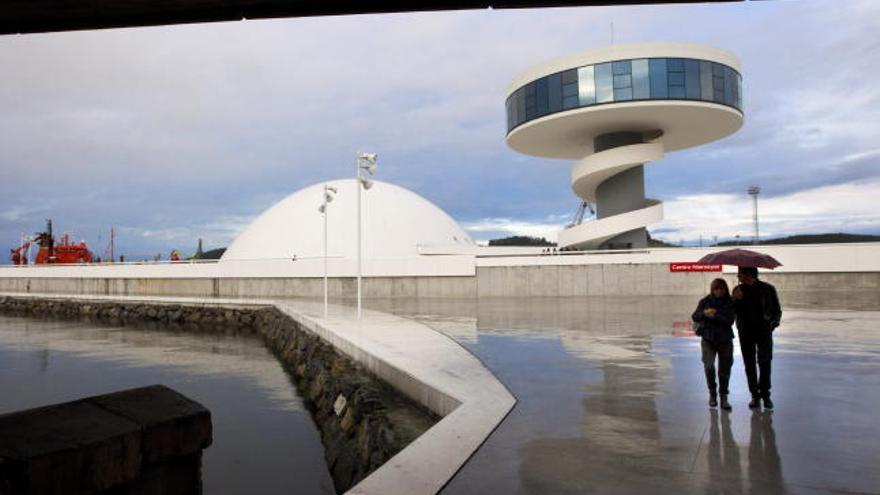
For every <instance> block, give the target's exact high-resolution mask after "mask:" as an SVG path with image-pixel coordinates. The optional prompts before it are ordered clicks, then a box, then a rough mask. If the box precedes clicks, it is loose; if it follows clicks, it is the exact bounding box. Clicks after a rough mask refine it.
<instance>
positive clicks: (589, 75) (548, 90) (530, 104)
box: [507, 58, 742, 132]
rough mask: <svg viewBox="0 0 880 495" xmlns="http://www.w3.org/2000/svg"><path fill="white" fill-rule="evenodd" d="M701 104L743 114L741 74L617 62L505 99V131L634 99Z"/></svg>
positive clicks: (680, 64) (706, 65) (669, 63)
mask: <svg viewBox="0 0 880 495" xmlns="http://www.w3.org/2000/svg"><path fill="white" fill-rule="evenodd" d="M658 99H659V100H702V101H711V102H714V103H719V104H722V105H727V106H730V107H733V108H736V109H737V110H739V111H740V112H741V111H742V76H740V74H739V73H738V72H737V71H735V70H734V69H732V68H730V67H728V66H726V65H723V64H719V63H717V62H709V61H706V60H694V59H689V58H640V59H634V60H617V61H614V62H605V63H601V64H595V65H587V66H584V67H578V68H576V69H569V70H565V71H562V72H557V73H555V74H550V75H549V76H545V77H542V78H541V79H538V80H537V81H532V82H530V83H528V84H526V85H525V86H523V87H521V88H519V89H517V90H516V91H514V92H513V94H511V95H510V97H508V98H507V131H508V132H510V131H512V130H513V129H514V128H515V127H517V126H519V125H520V124H522V123H524V122H527V121H529V120H532V119H536V118H539V117H543V116H545V115H550V114H552V113H556V112H561V111H564V110H570V109H572V108H579V107H586V106H590V105H598V104H602V103H615V102H620V101H634V100H658Z"/></svg>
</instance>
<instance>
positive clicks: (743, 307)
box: [735, 280, 782, 336]
mask: <svg viewBox="0 0 880 495" xmlns="http://www.w3.org/2000/svg"><path fill="white" fill-rule="evenodd" d="M737 289H739V290H740V291H741V292H742V295H743V297H742V299H740V300H738V301H736V300H735V307H736V328H737V329H739V331H740V335H741V336H742V335H743V334H744V333H747V334H756V333H764V332H768V333H769V332H772V331H773V330H774V329H775V328H776V327H778V326H779V321H780V320H781V319H782V308H781V307H780V305H779V297H778V296H777V295H776V288H775V287H773V286H772V285H770V284H768V283H767V282H764V281H761V280H755V283H753V284H752V285H746V284H739V285H738V286H737Z"/></svg>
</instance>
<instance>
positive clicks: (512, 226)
mask: <svg viewBox="0 0 880 495" xmlns="http://www.w3.org/2000/svg"><path fill="white" fill-rule="evenodd" d="M570 220H571V217H570V215H552V216H549V217H547V218H545V219H543V220H541V221H535V222H529V221H523V220H514V219H510V218H484V219H481V220H477V221H473V222H466V223H463V224H462V227H463V228H464V229H465V230H466V231H467V232H468V233H469V234H471V236H472V237H474V238H475V239H476V240H478V241H486V240H490V239H494V238H499V237H510V236H523V235H524V236H530V237H539V238H540V237H543V238H545V239H547V240H548V241H550V242H556V235H557V233H558V232H559V231H560V230H561V229H562V227H564V226H565V224H566V223H568V222H567V221H570Z"/></svg>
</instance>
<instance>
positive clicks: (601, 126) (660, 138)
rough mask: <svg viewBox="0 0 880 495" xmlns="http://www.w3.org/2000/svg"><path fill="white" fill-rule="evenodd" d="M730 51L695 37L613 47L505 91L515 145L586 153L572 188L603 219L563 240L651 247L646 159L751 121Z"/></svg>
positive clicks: (566, 61)
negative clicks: (696, 40) (694, 41)
mask: <svg viewBox="0 0 880 495" xmlns="http://www.w3.org/2000/svg"><path fill="white" fill-rule="evenodd" d="M741 88H742V77H741V76H740V63H739V60H738V59H737V58H736V57H735V56H734V55H732V54H730V53H728V52H726V51H723V50H720V49H717V48H714V47H710V46H704V45H695V44H690V43H648V44H636V45H614V46H610V47H605V48H600V49H594V50H588V51H585V52H581V53H576V54H573V55H568V56H565V57H561V58H558V59H556V60H552V61H550V62H547V63H544V64H541V65H538V66H536V67H532V68H530V69H528V70H526V71H524V72H523V73H521V74H520V75H518V76H517V77H516V78H515V79H514V81H513V83H511V85H510V86H509V88H508V91H507V94H508V97H507V144H508V145H509V146H510V147H511V148H513V149H515V150H517V151H519V152H521V153H526V154H529V155H534V156H541V157H547V158H561V159H568V160H580V161H578V162H576V163H575V164H574V166H573V167H572V171H571V185H572V189H574V192H575V194H577V195H578V196H579V197H580V198H581V199H583V200H584V201H586V202H587V203H589V204H594V205H595V209H596V219H595V220H594V221H590V222H586V223H583V224H581V225H575V226H573V227H571V228H569V229H566V230H563V231H562V232H560V233H559V238H558V240H559V245H560V247H563V248H565V247H570V248H577V249H604V248H644V247H646V245H647V231H646V229H645V226H646V225H649V224H651V223H654V222H657V221H659V220H661V219H662V218H663V205H662V203H661V202H660V201H657V200H654V199H649V198H647V197H646V196H645V181H644V164H645V163H647V162H651V161H656V160H660V159H661V158H663V155H664V153H666V152H669V151H675V150H680V149H685V148H690V147H693V146H699V145H701V144H705V143H709V142H712V141H715V140H718V139H722V138H724V137H726V136H729V135H730V134H733V133H734V132H736V131H737V130H738V129H739V128H740V127H741V126H742V124H743V112H742V89H741Z"/></svg>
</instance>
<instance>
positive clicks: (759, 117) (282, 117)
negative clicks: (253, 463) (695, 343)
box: [0, 0, 880, 262]
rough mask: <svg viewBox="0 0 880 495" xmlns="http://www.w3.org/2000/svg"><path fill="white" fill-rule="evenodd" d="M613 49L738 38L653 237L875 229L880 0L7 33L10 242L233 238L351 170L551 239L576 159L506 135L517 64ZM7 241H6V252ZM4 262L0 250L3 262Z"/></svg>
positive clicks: (159, 247) (655, 168) (665, 168)
mask: <svg viewBox="0 0 880 495" xmlns="http://www.w3.org/2000/svg"><path fill="white" fill-rule="evenodd" d="M611 22H613V23H614V35H615V39H614V41H615V42H616V43H632V42H649V41H689V42H697V43H708V44H711V45H716V46H718V47H721V48H724V49H727V50H729V51H731V52H733V53H735V54H736V55H738V56H739V57H740V59H741V61H742V68H743V94H744V97H743V100H744V109H745V114H746V120H745V125H744V127H743V128H742V130H741V131H740V132H739V133H737V134H735V135H734V136H732V137H730V138H727V139H724V140H721V141H718V142H716V143H712V144H709V145H705V146H702V147H699V148H693V149H691V150H687V151H681V152H674V153H670V154H668V155H667V156H666V157H665V158H664V159H663V160H662V161H660V162H657V163H652V164H649V165H648V166H647V167H646V179H647V192H648V195H649V196H651V197H655V198H658V199H662V200H663V201H665V203H666V220H664V222H663V223H661V224H657V225H653V226H651V228H650V230H651V231H652V233H653V234H654V236H655V237H660V238H663V239H667V240H671V241H674V242H678V241H679V240H681V239H684V240H686V241H696V240H697V239H698V238H699V236H700V235H702V236H704V238H707V239H711V238H713V237H714V236H718V237H719V238H721V239H725V238H731V237H733V236H735V235H737V234H740V235H743V236H747V235H749V233H750V229H751V225H750V220H751V206H750V203H749V198H748V196H747V195H746V194H745V190H746V188H747V187H748V186H749V185H751V184H759V185H760V186H761V188H762V191H763V192H762V196H761V198H762V199H761V201H762V203H761V212H762V215H761V220H762V224H761V230H762V236H781V235H786V234H792V233H811V232H812V233H818V232H837V231H847V232H863V233H880V208H878V206H877V205H878V201H880V167H878V164H880V139H878V137H880V112H878V108H880V84H878V83H877V81H878V80H880V36H878V33H880V2H877V1H873V0H865V1H835V2H820V1H802V2H786V1H778V2H745V3H733V4H720V5H670V6H643V7H603V8H598V7H589V8H568V9H541V10H520V11H504V10H501V11H465V12H441V13H419V14H396V15H369V16H348V17H327V18H308V19H283V20H259V21H242V22H233V23H214V24H200V25H183V26H171V27H158V28H138V29H115V30H105V31H92V32H72V33H56V34H37V35H25V36H0V109H2V112H0V247H2V248H4V249H5V246H9V247H12V246H13V245H15V244H17V242H18V239H19V236H20V234H21V233H22V232H27V233H33V232H35V231H37V230H41V229H42V227H43V224H44V219H45V218H52V219H54V221H55V227H56V230H57V231H59V232H60V231H64V230H68V231H71V232H73V234H74V236H75V237H76V238H77V239H79V238H84V239H86V240H87V241H88V242H89V244H90V245H91V246H93V248H95V251H96V252H97V254H99V255H100V254H101V251H103V246H104V245H105V244H106V242H107V239H108V235H109V228H110V226H111V225H114V226H116V228H117V231H118V232H119V239H118V245H119V246H120V249H121V250H122V251H123V252H127V253H129V255H130V256H132V257H140V256H146V255H152V254H155V253H159V252H161V253H163V255H164V256H165V257H167V253H168V252H169V251H170V250H171V249H172V248H179V249H181V250H183V251H184V252H187V253H188V252H192V251H193V250H194V249H195V245H196V242H197V238H199V237H202V238H204V240H205V244H206V248H211V247H218V246H225V245H227V244H228V243H229V242H230V241H231V240H232V239H233V238H234V236H235V235H236V234H237V233H238V232H240V231H241V230H242V229H243V228H244V227H245V226H246V225H247V224H248V223H249V222H250V220H252V219H253V218H254V217H255V216H257V215H258V214H259V213H260V212H262V211H263V210H265V209H266V208H268V207H270V206H271V205H272V204H274V203H275V202H276V201H278V200H279V199H281V198H282V197H284V196H285V195H287V194H289V193H291V192H294V191H296V190H298V189H300V188H302V187H305V186H307V185H310V184H312V183H315V182H319V181H322V180H326V179H336V178H342V177H348V176H350V175H352V173H353V169H354V165H353V157H354V153H355V151H357V150H370V151H375V152H378V153H379V155H380V168H379V172H378V177H379V178H380V179H381V180H385V181H389V182H393V183H396V184H399V185H402V186H404V187H407V188H409V189H412V190H414V191H416V192H417V193H419V194H421V195H423V196H425V197H426V198H428V199H429V200H431V201H433V202H434V203H436V204H437V205H438V206H440V207H441V208H443V209H444V210H446V211H447V212H448V213H449V214H450V215H452V216H453V217H454V218H455V219H456V220H458V221H459V222H460V223H461V224H462V225H463V226H464V227H465V228H466V229H467V230H468V231H469V232H470V233H471V235H472V236H473V237H474V238H475V239H478V240H479V239H490V238H494V237H500V236H506V235H513V234H528V235H540V236H547V237H550V238H554V239H555V231H556V230H558V229H559V227H560V226H561V225H563V224H565V223H567V222H569V221H570V220H571V218H572V217H573V216H574V213H575V210H576V208H577V205H578V198H577V197H576V196H575V195H574V194H573V193H572V192H571V189H570V184H569V173H570V166H571V163H570V162H567V161H564V160H549V159H537V158H530V157H526V156H523V155H520V154H517V153H516V152H514V151H512V150H510V149H508V148H507V147H506V145H505V140H504V137H505V122H506V120H505V115H504V98H505V88H506V86H507V84H508V83H509V82H510V81H511V80H512V78H513V76H514V75H516V74H517V73H518V72H520V71H522V70H523V69H525V68H527V67H529V66H531V65H534V64H537V63H541V62H543V61H545V60H547V59H550V58H554V57H557V56H560V55H564V54H567V53H571V52H575V51H580V50H584V49H588V48H593V47H598V46H603V45H606V44H608V43H609V42H610V24H611ZM4 252H5V253H8V251H4ZM3 258H4V259H3V260H2V261H0V262H7V260H6V259H5V258H7V255H3Z"/></svg>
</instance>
